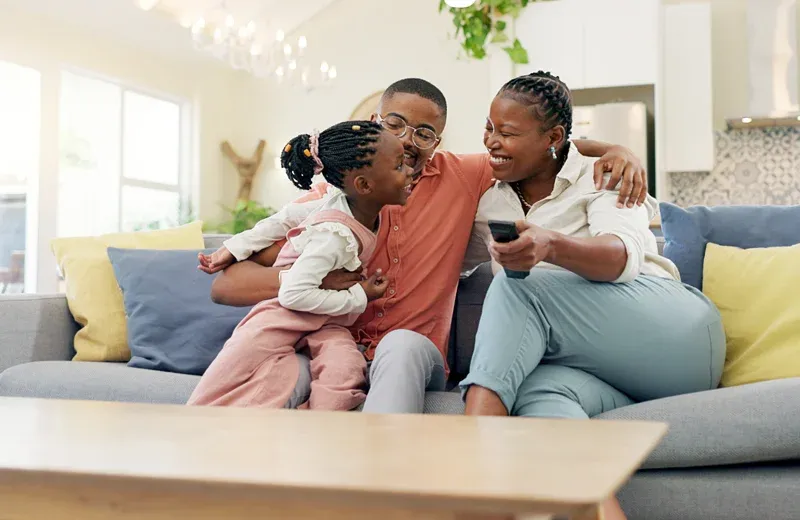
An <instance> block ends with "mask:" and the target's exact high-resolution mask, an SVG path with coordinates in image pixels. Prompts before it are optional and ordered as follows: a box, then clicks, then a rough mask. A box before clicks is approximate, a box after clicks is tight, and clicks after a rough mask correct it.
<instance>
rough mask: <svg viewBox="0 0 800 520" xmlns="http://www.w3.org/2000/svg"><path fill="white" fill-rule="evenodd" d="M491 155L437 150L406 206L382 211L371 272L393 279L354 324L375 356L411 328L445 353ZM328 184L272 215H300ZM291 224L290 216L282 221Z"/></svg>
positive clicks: (359, 337)
mask: <svg viewBox="0 0 800 520" xmlns="http://www.w3.org/2000/svg"><path fill="white" fill-rule="evenodd" d="M493 182H494V181H493V173H492V170H491V167H490V166H489V156H488V154H475V155H454V154H452V153H449V152H438V153H436V154H435V155H434V157H433V159H432V160H431V161H430V162H429V163H428V165H427V166H426V167H425V169H424V170H423V171H422V175H421V176H420V178H419V179H418V180H417V183H416V186H415V187H414V190H413V191H412V193H411V196H410V197H409V199H408V202H407V203H406V205H405V206H387V207H385V208H383V210H382V211H381V222H380V228H379V230H378V242H377V247H376V249H375V253H374V254H373V256H372V260H371V261H370V263H369V264H368V265H367V269H368V271H369V272H370V273H372V272H374V271H375V270H377V269H381V270H382V271H383V273H384V274H385V275H386V276H387V277H388V278H389V280H390V285H389V288H388V289H387V291H386V294H385V295H384V296H383V297H382V298H380V299H378V300H375V301H372V302H370V303H369V304H368V305H367V309H366V311H365V312H364V313H363V314H362V315H361V317H360V318H358V320H356V322H355V324H353V326H352V327H351V332H352V333H353V337H354V338H355V340H356V342H358V343H360V344H361V345H364V346H365V347H366V348H367V350H366V356H367V358H368V359H372V358H373V357H374V356H375V349H376V347H377V346H378V343H379V342H380V341H381V339H383V337H384V336H385V335H386V334H388V333H389V332H391V331H393V330H399V329H407V330H412V331H414V332H417V333H419V334H422V335H423V336H426V337H427V338H428V339H430V340H431V341H432V342H433V343H434V345H436V348H438V349H439V351H440V352H441V353H442V358H443V359H445V360H446V359H447V345H448V339H449V335H450V324H451V322H452V317H453V307H454V305H455V299H456V291H457V289H458V280H459V277H460V275H461V271H462V263H463V261H464V255H465V253H466V251H467V244H468V243H469V240H470V235H471V231H472V224H473V222H474V220H475V215H476V214H477V210H478V202H479V201H480V199H481V196H482V195H483V194H484V193H485V192H486V191H487V190H489V188H491V186H492V184H493ZM326 191H327V185H326V184H325V183H320V184H317V185H315V187H314V189H313V190H312V192H311V193H309V194H307V195H305V196H303V197H302V198H300V199H299V200H297V201H296V202H295V203H294V204H290V205H289V206H287V207H286V208H284V210H282V211H281V214H276V215H274V216H273V217H270V218H271V219H275V218H276V217H277V218H285V219H287V220H291V221H294V220H297V221H302V219H303V218H305V216H307V215H308V214H309V213H310V212H311V211H313V210H314V209H315V208H316V206H318V205H319V204H318V203H316V204H315V202H316V201H318V200H319V199H320V198H321V197H323V196H324V195H325V193H326ZM285 225H287V226H291V225H293V223H292V222H285Z"/></svg>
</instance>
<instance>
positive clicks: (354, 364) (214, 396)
mask: <svg viewBox="0 0 800 520" xmlns="http://www.w3.org/2000/svg"><path fill="white" fill-rule="evenodd" d="M281 166H283V168H284V169H285V170H286V173H287V174H288V176H289V179H291V181H292V182H293V183H294V184H295V186H297V187H298V188H301V189H305V190H309V189H311V184H312V179H313V177H314V175H316V174H319V173H322V175H323V177H324V178H325V180H326V181H327V182H328V183H329V184H331V185H332V186H334V187H335V188H331V189H330V190H329V191H328V194H327V195H326V198H325V200H324V202H323V203H322V204H321V205H320V206H319V208H318V209H317V210H315V211H314V212H313V213H312V214H311V215H310V216H309V217H308V218H307V219H306V220H305V221H304V222H303V223H302V224H301V225H300V226H299V227H298V228H296V229H293V230H291V231H289V233H288V234H285V230H283V229H282V228H281V227H280V226H279V225H267V224H266V223H265V225H260V226H256V227H255V228H253V229H252V230H250V231H247V232H244V233H241V234H239V235H236V236H234V237H232V238H231V239H230V240H228V241H226V242H225V245H224V247H222V248H220V249H219V250H218V251H216V252H215V253H214V254H213V255H211V256H210V257H208V256H205V255H200V268H201V269H202V270H204V271H206V272H216V271H219V270H221V269H224V268H225V267H227V266H228V265H230V264H232V263H233V262H234V261H235V260H237V259H238V260H243V259H245V258H247V257H249V256H250V255H251V254H253V253H254V252H256V251H259V250H261V249H263V248H265V247H268V246H270V245H272V244H273V243H275V242H277V241H278V240H281V239H283V238H287V239H288V242H287V244H286V245H285V246H284V247H283V249H282V250H281V252H280V254H279V255H278V259H277V260H276V262H275V266H286V265H291V267H290V268H289V269H288V270H287V271H284V272H283V273H282V274H283V276H282V277H281V288H280V292H279V294H278V298H277V299H272V300H267V301H264V302H261V303H260V304H258V305H256V306H255V307H254V308H253V310H252V311H251V312H250V313H249V314H248V315H247V316H246V317H245V318H244V320H242V322H241V323H240V324H239V325H238V326H237V327H236V330H235V331H234V333H233V336H232V337H231V339H230V340H228V342H227V343H226V344H225V346H224V347H223V349H222V351H221V352H220V354H219V355H218V356H217V358H216V359H215V360H214V362H213V363H212V364H211V366H210V367H209V368H208V370H207V371H206V373H205V374H204V375H203V377H202V379H201V380H200V383H199V384H198V386H197V388H196V389H195V390H194V392H193V393H192V396H191V397H190V399H189V404H190V405H218V406H261V407H271V408H281V407H283V406H284V405H285V403H286V402H287V400H288V399H289V397H290V395H291V393H292V390H293V389H294V386H295V383H296V381H297V377H298V373H299V367H298V365H297V360H296V358H295V350H297V349H303V348H306V347H307V348H308V349H309V350H310V353H311V359H312V361H311V376H312V383H311V397H310V399H309V402H308V406H309V408H311V409H322V410H352V409H354V408H357V407H358V406H359V405H360V404H361V403H362V402H363V401H364V399H365V397H366V396H365V394H364V390H363V387H364V386H365V383H366V360H365V359H364V356H363V355H362V354H361V352H360V351H359V350H358V348H357V346H356V343H355V341H354V340H353V338H352V336H351V335H350V332H349V331H348V329H347V328H346V327H347V326H349V325H351V324H352V323H353V322H354V321H355V319H356V318H357V317H358V315H359V314H361V313H362V312H364V309H365V308H366V306H367V302H368V301H371V300H373V299H376V298H379V297H381V296H382V295H383V293H384V292H385V291H386V288H387V286H388V280H386V279H385V278H384V277H382V276H380V273H379V272H378V273H373V274H372V276H370V277H369V278H367V279H366V280H364V281H362V282H361V283H359V284H356V285H354V286H353V287H352V288H350V289H349V290H347V291H328V290H323V289H320V288H319V286H320V284H321V283H322V279H323V278H325V276H326V275H327V274H328V273H329V272H331V271H335V270H338V269H347V270H350V271H356V270H358V269H361V268H362V266H363V265H365V264H366V263H367V262H368V261H369V259H370V257H371V255H372V252H373V250H374V248H375V241H376V238H375V231H376V230H377V227H378V215H379V213H380V210H381V208H382V207H383V206H385V205H389V204H400V205H402V204H405V202H406V199H407V198H408V195H409V194H410V186H411V175H410V174H411V172H410V170H409V169H408V168H407V167H406V166H404V163H403V146H402V144H401V142H400V140H399V139H398V138H397V137H395V136H394V135H392V134H391V133H389V132H386V131H384V130H383V129H382V128H381V126H380V125H378V124H376V123H371V122H368V121H351V122H346V123H340V124H338V125H335V126H333V127H331V128H329V129H327V130H325V131H324V132H322V133H321V134H317V133H315V134H314V135H308V134H303V135H300V136H298V137H295V138H294V139H292V140H291V141H290V142H289V144H287V145H286V147H285V148H284V149H283V153H282V154H281ZM284 234H285V236H284Z"/></svg>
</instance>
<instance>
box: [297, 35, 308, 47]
mask: <svg viewBox="0 0 800 520" xmlns="http://www.w3.org/2000/svg"><path fill="white" fill-rule="evenodd" d="M297 46H298V47H300V48H301V49H305V48H306V47H308V40H306V37H305V36H301V37H300V39H298V40H297Z"/></svg>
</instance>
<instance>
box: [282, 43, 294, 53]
mask: <svg viewBox="0 0 800 520" xmlns="http://www.w3.org/2000/svg"><path fill="white" fill-rule="evenodd" d="M283 53H284V54H285V55H287V56H291V55H292V46H291V45H289V44H288V43H287V44H285V45H284V46H283Z"/></svg>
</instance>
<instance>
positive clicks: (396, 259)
mask: <svg viewBox="0 0 800 520" xmlns="http://www.w3.org/2000/svg"><path fill="white" fill-rule="evenodd" d="M399 261H400V259H399V258H395V259H394V260H392V262H394V263H398V262H399Z"/></svg>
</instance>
